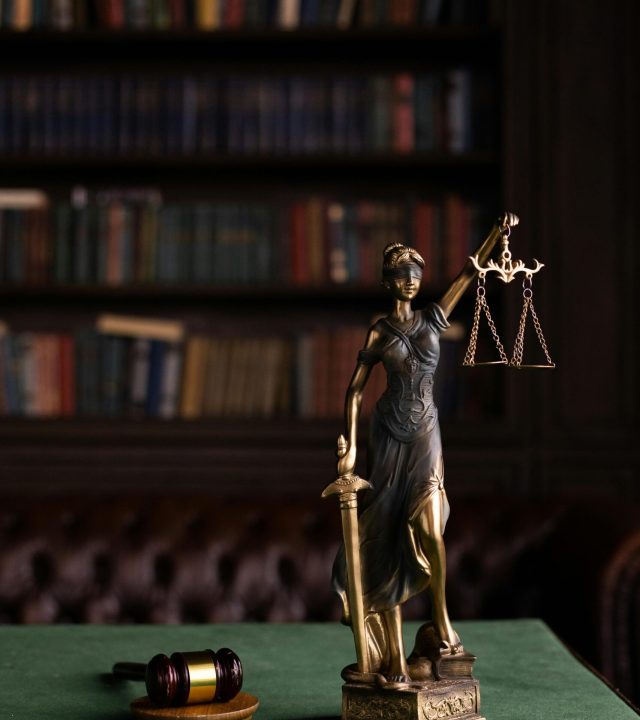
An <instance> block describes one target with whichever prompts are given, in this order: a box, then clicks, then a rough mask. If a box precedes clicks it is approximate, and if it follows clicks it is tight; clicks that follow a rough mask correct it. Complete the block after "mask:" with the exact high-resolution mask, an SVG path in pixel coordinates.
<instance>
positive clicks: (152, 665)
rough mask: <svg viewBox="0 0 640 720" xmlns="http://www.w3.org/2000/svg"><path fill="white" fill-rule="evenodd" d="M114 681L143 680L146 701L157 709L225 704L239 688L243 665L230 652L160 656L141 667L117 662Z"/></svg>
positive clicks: (175, 653)
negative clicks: (117, 679) (214, 703)
mask: <svg viewBox="0 0 640 720" xmlns="http://www.w3.org/2000/svg"><path fill="white" fill-rule="evenodd" d="M113 674H114V675H115V676H116V677H120V678H125V679H128V680H144V681H145V684H146V687H147V695H148V696H149V700H150V701H151V702H152V703H153V704H154V705H156V706H158V707H179V706H181V705H195V704H197V703H211V702H228V701H229V700H232V699H233V698H234V697H235V696H236V695H237V694H238V693H239V692H240V688H241V687H242V663H241V662H240V658H239V657H238V656H237V655H236V654H235V653H234V652H233V651H232V650H229V648H220V650H218V652H213V650H200V651H196V652H174V653H173V655H171V657H167V656H166V655H163V654H162V653H159V654H158V655H154V656H153V657H152V658H151V660H150V661H149V662H148V663H147V664H146V665H145V664H144V663H133V662H118V663H116V664H115V665H114V666H113Z"/></svg>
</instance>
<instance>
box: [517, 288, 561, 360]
mask: <svg viewBox="0 0 640 720" xmlns="http://www.w3.org/2000/svg"><path fill="white" fill-rule="evenodd" d="M523 295H524V303H523V304H522V313H521V315H520V325H519V327H518V334H517V335H516V341H515V344H514V348H513V357H512V358H511V362H510V363H509V365H511V366H512V367H519V366H520V365H522V357H523V355H524V331H525V326H526V323H527V313H528V312H529V310H531V319H532V321H533V327H534V328H535V331H536V335H537V336H538V342H539V343H540V346H541V347H542V350H543V352H544V355H545V358H546V359H547V363H548V365H550V366H552V367H555V363H554V362H553V360H552V359H551V355H550V354H549V348H548V347H547V342H546V340H545V338H544V335H543V333H542V326H541V325H540V320H539V319H538V314H537V313H536V310H535V308H534V306H533V291H532V290H531V288H530V287H527V288H525V291H524V293H523Z"/></svg>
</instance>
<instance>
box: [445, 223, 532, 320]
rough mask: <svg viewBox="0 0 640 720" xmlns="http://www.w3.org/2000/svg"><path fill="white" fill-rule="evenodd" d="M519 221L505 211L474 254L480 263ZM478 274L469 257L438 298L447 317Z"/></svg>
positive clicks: (483, 261)
mask: <svg viewBox="0 0 640 720" xmlns="http://www.w3.org/2000/svg"><path fill="white" fill-rule="evenodd" d="M519 222H520V221H519V219H518V216H517V215H515V214H514V213H509V212H505V213H503V214H502V215H501V216H500V217H499V218H498V220H497V221H496V223H495V225H494V226H493V227H492V228H491V231H490V232H489V234H488V235H487V237H486V239H485V240H484V242H483V243H482V244H481V245H480V247H479V248H478V249H477V250H476V252H475V254H474V257H475V258H476V261H477V264H478V265H484V264H485V262H486V261H487V259H488V257H489V255H491V252H492V250H493V248H494V247H495V245H496V243H497V242H498V240H499V239H500V238H501V237H502V236H503V235H505V234H508V233H509V232H510V229H511V228H512V227H514V226H516V225H517V224H518V223H519ZM477 275H478V270H477V269H476V267H475V266H474V264H473V262H472V261H471V258H469V260H467V262H466V263H465V266H464V267H463V268H462V271H461V272H460V274H459V275H458V277H457V278H456V279H455V280H454V281H453V282H452V283H451V285H450V287H449V289H448V290H447V291H446V292H445V293H444V295H443V296H442V297H441V298H440V300H438V305H439V306H440V308H441V309H442V312H443V313H444V316H445V317H446V318H448V317H449V315H450V314H451V312H452V311H453V309H454V308H455V306H456V305H457V304H458V302H459V300H460V298H461V297H462V296H463V295H464V293H465V291H466V289H467V288H468V287H469V285H470V284H471V282H472V281H473V279H474V278H475V277H476V276H477Z"/></svg>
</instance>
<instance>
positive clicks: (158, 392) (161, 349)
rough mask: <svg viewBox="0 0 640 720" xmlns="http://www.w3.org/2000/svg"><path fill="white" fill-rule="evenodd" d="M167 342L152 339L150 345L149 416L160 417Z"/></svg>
mask: <svg viewBox="0 0 640 720" xmlns="http://www.w3.org/2000/svg"><path fill="white" fill-rule="evenodd" d="M166 352H167V343H166V342H165V341H163V340H151V343H150V346H149V378H148V381H147V403H146V413H147V416H148V417H159V415H160V403H161V400H162V378H163V373H164V362H165V356H166Z"/></svg>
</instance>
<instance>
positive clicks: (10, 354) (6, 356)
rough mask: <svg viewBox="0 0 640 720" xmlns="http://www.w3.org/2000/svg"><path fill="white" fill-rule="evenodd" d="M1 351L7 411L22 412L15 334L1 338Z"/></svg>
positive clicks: (0, 363)
mask: <svg viewBox="0 0 640 720" xmlns="http://www.w3.org/2000/svg"><path fill="white" fill-rule="evenodd" d="M0 352H1V353H2V359H1V360H0V365H1V367H2V378H1V381H2V383H3V385H4V402H5V413H6V414H7V415H19V414H20V397H21V394H22V393H21V390H20V360H19V356H18V347H17V344H16V337H15V335H5V336H4V337H2V338H0Z"/></svg>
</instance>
